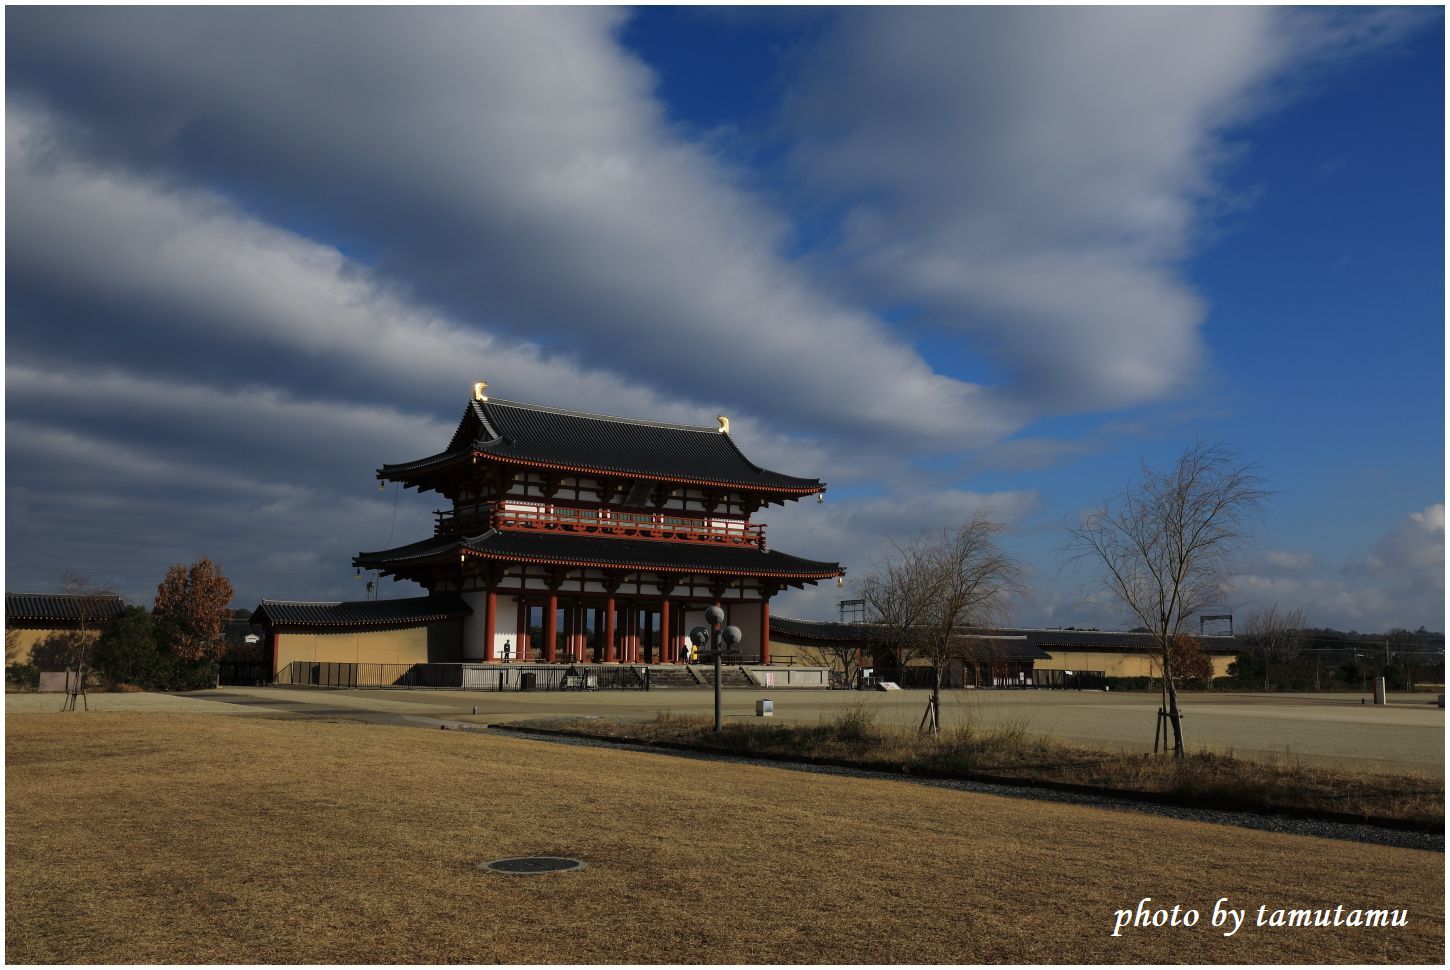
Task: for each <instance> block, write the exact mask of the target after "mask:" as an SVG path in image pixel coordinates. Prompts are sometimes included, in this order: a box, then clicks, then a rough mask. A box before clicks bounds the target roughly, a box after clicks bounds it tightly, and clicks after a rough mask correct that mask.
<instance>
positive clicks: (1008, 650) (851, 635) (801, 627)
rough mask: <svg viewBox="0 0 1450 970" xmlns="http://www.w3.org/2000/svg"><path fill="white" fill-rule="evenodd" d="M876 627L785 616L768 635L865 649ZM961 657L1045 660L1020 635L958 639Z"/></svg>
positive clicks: (774, 619) (776, 620)
mask: <svg viewBox="0 0 1450 970" xmlns="http://www.w3.org/2000/svg"><path fill="white" fill-rule="evenodd" d="M877 629H878V627H877V626H876V625H875V624H872V623H833V622H831V621H829V620H797V619H794V618H793V617H789V616H779V615H777V614H774V613H772V614H771V615H770V634H771V636H773V637H777V636H778V637H782V638H784V639H788V640H790V639H794V640H805V641H808V642H809V641H816V642H828V643H843V644H844V643H859V644H861V645H862V646H865V645H867V643H868V641H869V640H870V639H871V637H872V636H873V635H874V634H875V633H876V631H877ZM962 641H963V644H962V653H963V654H965V655H967V656H970V657H973V658H975V659H978V660H1048V659H1051V658H1050V657H1049V656H1048V655H1047V654H1046V653H1044V652H1043V651H1042V650H1041V649H1039V648H1038V647H1036V646H1034V645H1033V644H1032V642H1031V641H1030V640H1029V639H1028V638H1027V637H1025V636H1022V635H1021V634H1018V635H1015V636H1003V635H1000V634H984V635H977V636H972V635H970V634H965V633H964V634H963V635H962Z"/></svg>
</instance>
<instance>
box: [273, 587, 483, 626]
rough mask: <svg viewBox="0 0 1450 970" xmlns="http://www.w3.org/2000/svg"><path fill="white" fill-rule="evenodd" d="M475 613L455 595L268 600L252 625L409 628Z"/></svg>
mask: <svg viewBox="0 0 1450 970" xmlns="http://www.w3.org/2000/svg"><path fill="white" fill-rule="evenodd" d="M472 612H473V610H471V609H469V607H468V604H467V603H465V602H463V599H462V598H461V597H459V596H457V595H453V594H448V595H442V596H415V597H412V598H409V599H396V600H361V601H356V602H350V603H302V602H295V601H290V600H267V599H264V600H262V602H261V603H260V604H258V606H257V608H256V609H255V610H253V611H252V622H253V623H257V624H261V625H263V626H273V627H286V626H291V627H309V628H312V627H317V628H326V627H331V628H346V627H368V626H406V625H422V624H424V623H431V622H433V621H435V620H448V619H453V618H454V617H459V616H467V615H468V614H470V613H472Z"/></svg>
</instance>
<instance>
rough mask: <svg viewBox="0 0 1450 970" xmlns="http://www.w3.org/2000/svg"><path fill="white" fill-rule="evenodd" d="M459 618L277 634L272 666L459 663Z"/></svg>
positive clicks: (460, 634) (461, 652)
mask: <svg viewBox="0 0 1450 970" xmlns="http://www.w3.org/2000/svg"><path fill="white" fill-rule="evenodd" d="M462 659H463V621H462V620H444V621H442V622H440V623H433V624H430V625H428V626H426V627H409V628H406V629H402V630H367V631H362V632H343V633H291V632H286V631H281V632H278V633H277V663H276V669H277V670H282V669H283V668H285V667H286V666H287V665H288V664H290V663H294V662H300V663H359V664H420V663H460V662H461V661H462Z"/></svg>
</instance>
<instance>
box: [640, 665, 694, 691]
mask: <svg viewBox="0 0 1450 970" xmlns="http://www.w3.org/2000/svg"><path fill="white" fill-rule="evenodd" d="M649 686H650V690H654V689H655V688H656V687H699V686H700V682H699V681H698V680H696V679H695V678H694V677H691V676H690V672H689V670H688V669H687V668H685V667H683V666H674V665H670V664H666V665H665V666H662V667H650V669H649Z"/></svg>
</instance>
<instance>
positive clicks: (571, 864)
mask: <svg viewBox="0 0 1450 970" xmlns="http://www.w3.org/2000/svg"><path fill="white" fill-rule="evenodd" d="M478 868H480V869H486V870H488V871H489V872H504V873H508V874H509V875H513V876H537V875H538V874H539V873H541V872H578V871H579V870H580V869H583V868H584V862H583V860H580V859H566V858H564V857H563V856H557V855H528V856H518V857H516V858H513V859H495V860H493V861H492V862H480V863H479V864H478Z"/></svg>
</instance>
